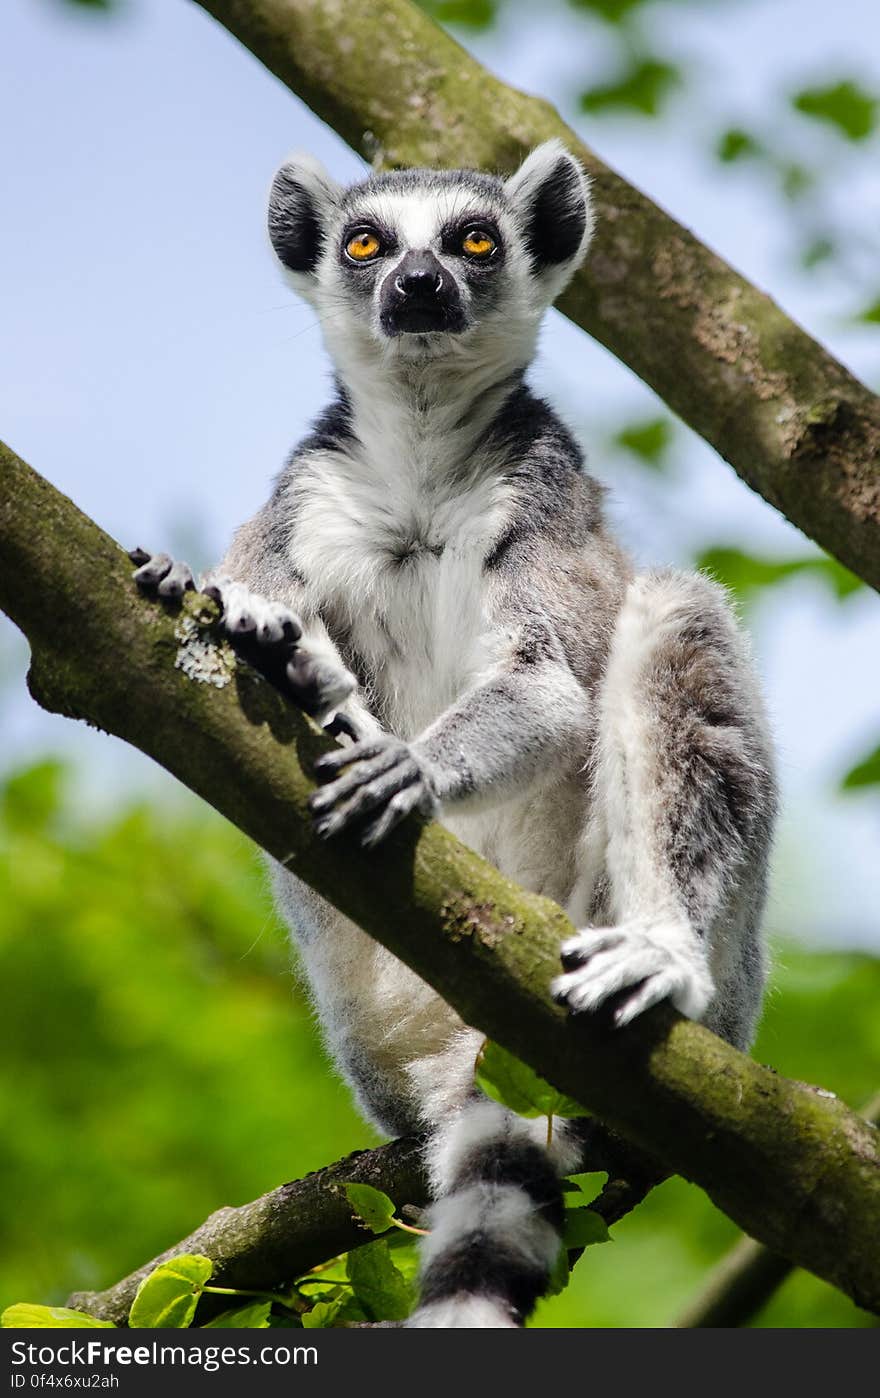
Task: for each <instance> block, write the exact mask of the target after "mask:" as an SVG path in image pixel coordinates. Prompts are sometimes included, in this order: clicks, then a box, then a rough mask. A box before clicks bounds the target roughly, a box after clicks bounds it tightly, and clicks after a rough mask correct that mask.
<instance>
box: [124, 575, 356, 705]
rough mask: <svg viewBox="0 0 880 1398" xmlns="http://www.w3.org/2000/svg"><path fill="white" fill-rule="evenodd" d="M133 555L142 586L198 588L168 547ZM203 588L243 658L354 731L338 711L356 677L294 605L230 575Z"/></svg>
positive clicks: (174, 594) (171, 592)
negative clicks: (313, 638)
mask: <svg viewBox="0 0 880 1398" xmlns="http://www.w3.org/2000/svg"><path fill="white" fill-rule="evenodd" d="M129 558H130V559H131V561H132V563H134V564H136V565H137V567H136V568H135V572H134V580H135V582H136V583H137V584H138V586H139V587H143V588H145V589H147V590H150V591H155V592H157V593H158V595H159V596H160V597H165V598H178V597H181V596H182V595H183V593H184V592H187V591H192V590H193V589H194V588H195V580H194V579H193V575H192V572H191V571H190V569H189V567H188V566H187V565H186V564H185V563H175V562H173V561H172V560H171V558H170V557H169V556H168V554H167V553H154V554H149V553H146V552H145V551H144V550H143V549H133V550H132V551H131V553H130V554H129ZM202 591H203V592H204V593H205V595H206V596H208V597H212V598H213V599H214V601H215V602H217V603H218V604H219V606H220V608H221V618H220V624H221V626H222V627H223V629H224V630H225V631H226V633H227V635H228V636H229V639H230V641H231V643H232V645H233V647H234V649H235V650H236V652H237V653H238V654H239V655H240V656H241V657H242V659H243V660H246V661H248V663H249V664H251V665H253V666H254V668H255V669H256V670H259V671H260V673H261V674H262V675H264V676H265V678H266V679H267V680H269V682H270V683H271V684H274V685H275V687H276V688H277V689H280V690H281V692H282V694H285V695H286V696H287V697H288V698H289V699H292V700H293V702H294V703H295V704H296V705H297V706H298V707H299V708H301V709H304V710H305V712H306V713H307V714H311V715H312V717H313V718H316V719H319V720H322V721H329V726H330V727H331V728H332V727H333V725H334V723H335V722H338V723H339V729H340V730H341V731H344V732H352V731H353V730H351V729H350V728H349V727H348V726H347V725H346V724H345V723H344V722H341V721H340V720H341V716H336V714H335V711H336V709H337V708H338V707H339V705H340V704H342V703H343V702H344V701H345V700H346V699H347V698H348V696H349V695H350V694H351V693H352V692H353V690H354V689H355V687H356V684H357V681H356V680H355V678H354V676H353V675H351V674H349V672H348V670H346V669H345V668H344V667H343V666H342V665H340V664H339V662H338V661H337V660H335V659H334V658H333V657H332V656H331V655H324V654H322V653H321V652H320V650H319V649H318V647H316V646H314V645H312V644H311V643H310V642H309V641H308V640H304V639H303V628H302V623H301V622H300V620H299V618H298V617H297V616H296V615H295V613H294V612H292V611H291V610H290V608H289V607H285V606H284V605H283V604H282V603H280V602H272V601H270V600H269V598H267V597H262V596H261V595H260V594H259V593H258V592H252V591H251V589H250V588H249V587H246V586H245V584H244V583H239V582H233V581H232V579H230V578H225V577H211V578H210V579H209V580H206V581H205V582H204V583H203V586H202Z"/></svg>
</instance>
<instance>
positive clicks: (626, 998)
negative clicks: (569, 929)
mask: <svg viewBox="0 0 880 1398" xmlns="http://www.w3.org/2000/svg"><path fill="white" fill-rule="evenodd" d="M562 965H563V967H564V970H565V974H564V975H561V976H557V977H556V979H555V980H554V981H553V984H552V986H551V992H552V995H553V998H554V1000H556V1001H557V1003H558V1004H561V1005H566V1006H567V1007H568V1009H569V1010H572V1011H573V1012H577V1011H580V1010H597V1009H598V1008H599V1006H600V1005H602V1004H603V1003H604V1002H605V1001H606V1000H607V999H609V997H610V996H615V997H616V1001H617V1003H616V1004H615V1008H614V1015H613V1018H614V1023H615V1024H617V1025H624V1024H629V1022H630V1020H632V1019H635V1017H636V1015H639V1014H642V1013H643V1011H645V1010H647V1009H649V1008H650V1007H651V1006H652V1005H656V1004H658V1003H659V1002H660V1001H661V1000H671V1001H672V1003H673V1005H675V1007H676V1009H678V1010H681V1013H682V1014H684V1015H687V1016H688V1017H689V1018H690V1019H700V1018H701V1016H702V1015H703V1014H704V1013H705V1011H706V1008H707V1007H708V1004H709V1001H710V1000H711V998H712V995H713V993H714V986H713V984H712V978H711V976H710V974H709V971H708V969H707V968H706V965H705V962H704V960H703V953H702V948H701V947H700V944H699V938H698V936H697V934H696V933H695V932H694V931H693V930H692V929H691V928H690V927H689V926H688V925H687V923H679V922H649V921H648V920H647V919H644V920H642V919H639V920H636V921H633V922H622V923H620V924H619V925H618V926H617V927H588V928H585V929H584V931H582V932H578V933H576V934H575V936H573V937H569V939H568V941H566V942H563V944H562Z"/></svg>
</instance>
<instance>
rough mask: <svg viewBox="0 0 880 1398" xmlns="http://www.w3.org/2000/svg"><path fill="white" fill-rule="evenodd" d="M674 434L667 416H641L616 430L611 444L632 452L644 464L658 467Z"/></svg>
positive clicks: (661, 463) (662, 461)
mask: <svg viewBox="0 0 880 1398" xmlns="http://www.w3.org/2000/svg"><path fill="white" fill-rule="evenodd" d="M674 436H675V433H674V430H673V427H672V423H671V422H670V420H669V418H667V417H652V418H643V419H642V420H641V421H639V422H633V423H630V425H629V426H628V427H624V428H623V429H622V430H621V431H620V432H618V433H617V435H616V436H615V437H614V438H613V445H614V446H616V447H623V448H624V450H625V451H629V452H632V454H633V456H637V457H638V458H639V460H640V461H642V462H644V464H645V465H646V466H653V467H655V468H659V467H661V466H662V465H663V464H664V459H665V457H666V454H667V452H668V450H669V448H670V446H671V445H672V440H673V437H674Z"/></svg>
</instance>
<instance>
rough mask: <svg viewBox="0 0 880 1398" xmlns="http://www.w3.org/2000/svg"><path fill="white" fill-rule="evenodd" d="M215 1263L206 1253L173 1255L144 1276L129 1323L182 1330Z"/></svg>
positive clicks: (190, 1317) (192, 1312)
mask: <svg viewBox="0 0 880 1398" xmlns="http://www.w3.org/2000/svg"><path fill="white" fill-rule="evenodd" d="M213 1270H214V1264H213V1262H212V1261H211V1259H210V1258H209V1257H199V1256H196V1255H184V1256H181V1257H175V1258H172V1260H171V1261H170V1262H165V1263H163V1264H162V1266H161V1267H157V1268H156V1269H155V1271H153V1272H151V1273H150V1275H149V1276H148V1277H144V1280H143V1281H142V1282H141V1284H140V1286H139V1287H138V1289H137V1295H136V1296H135V1298H134V1300H133V1302H132V1304H131V1312H130V1314H129V1324H130V1325H131V1326H132V1327H134V1328H135V1329H144V1330H175V1329H176V1330H183V1329H185V1328H186V1327H187V1326H188V1325H189V1324H190V1323H191V1321H192V1318H193V1316H194V1315H195V1313H196V1306H197V1305H198V1303H199V1299H200V1297H201V1295H202V1293H203V1291H204V1289H205V1286H206V1285H207V1283H208V1282H209V1281H210V1279H211V1273H212V1272H213Z"/></svg>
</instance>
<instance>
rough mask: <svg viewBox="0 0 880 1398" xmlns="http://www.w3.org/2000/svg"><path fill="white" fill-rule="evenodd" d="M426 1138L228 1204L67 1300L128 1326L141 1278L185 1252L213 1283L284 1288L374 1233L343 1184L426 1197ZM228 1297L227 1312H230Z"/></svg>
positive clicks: (405, 1198) (410, 1200)
mask: <svg viewBox="0 0 880 1398" xmlns="http://www.w3.org/2000/svg"><path fill="white" fill-rule="evenodd" d="M420 1147H421V1142H420V1141H419V1139H418V1137H415V1136H410V1137H406V1138H405V1139H403V1140H400V1141H392V1142H391V1144H390V1145H387V1146H379V1147H377V1149H375V1150H364V1151H355V1153H354V1154H353V1155H349V1156H347V1157H346V1158H345V1159H344V1160H338V1161H336V1163H335V1164H334V1165H328V1166H326V1167H325V1168H324V1169H323V1170H317V1171H315V1173H314V1174H311V1175H306V1177H305V1178H304V1179H301V1180H293V1181H292V1182H291V1183H290V1184H283V1185H281V1186H280V1188H278V1189H273V1190H271V1191H270V1193H268V1194H263V1195H261V1196H260V1198H259V1199H254V1200H253V1201H252V1202H251V1203H249V1204H242V1205H241V1206H240V1207H239V1208H223V1209H217V1211H216V1212H215V1213H213V1214H211V1217H210V1218H208V1219H206V1220H205V1222H204V1223H203V1224H202V1225H201V1226H200V1227H199V1228H197V1229H196V1230H195V1232H193V1233H190V1234H189V1236H188V1237H186V1238H183V1239H181V1241H180V1242H179V1243H175V1244H174V1246H173V1247H170V1248H166V1250H165V1251H164V1252H162V1253H160V1254H159V1256H158V1257H154V1258H152V1259H151V1261H149V1262H146V1263H144V1265H143V1266H142V1267H138V1269H137V1271H135V1272H132V1273H131V1274H130V1275H129V1276H127V1277H124V1278H123V1279H122V1281H120V1282H117V1283H116V1285H115V1286H111V1287H108V1289H107V1290H106V1291H77V1292H74V1294H73V1295H72V1296H71V1297H70V1299H69V1301H68V1305H69V1306H72V1307H73V1308H74V1310H79V1311H87V1312H88V1314H89V1315H93V1316H97V1317H98V1319H99V1320H112V1321H113V1323H114V1325H123V1324H124V1323H125V1321H126V1320H127V1318H128V1313H129V1310H130V1309H131V1303H132V1301H133V1300H134V1296H135V1292H136V1291H137V1289H138V1287H139V1286H140V1284H141V1282H142V1281H143V1279H144V1277H146V1276H148V1275H149V1273H150V1272H152V1270H153V1268H154V1267H158V1265H159V1263H160V1262H167V1261H168V1259H169V1258H171V1257H177V1256H179V1255H180V1254H181V1253H184V1252H195V1253H199V1254H201V1255H202V1256H203V1257H210V1258H211V1260H212V1261H213V1263H214V1272H213V1275H212V1278H211V1282H212V1285H215V1286H230V1287H236V1288H244V1289H245V1290H254V1291H280V1290H281V1289H282V1288H283V1287H285V1286H287V1285H289V1284H290V1283H291V1282H292V1281H293V1280H294V1279H295V1278H296V1277H298V1276H302V1274H303V1273H304V1272H308V1271H309V1270H310V1269H311V1268H312V1267H317V1266H318V1265H319V1264H320V1263H322V1262H326V1261H328V1259H329V1258H331V1257H338V1256H339V1254H340V1253H343V1252H349V1251H350V1250H351V1249H352V1248H355V1247H359V1246H360V1245H361V1244H362V1243H368V1242H370V1240H371V1239H372V1237H373V1234H371V1233H369V1232H367V1231H366V1230H365V1229H364V1226H363V1224H361V1223H359V1222H358V1221H357V1219H356V1218H355V1217H354V1216H353V1214H352V1211H351V1205H350V1204H349V1202H348V1199H347V1198H346V1194H345V1190H344V1188H343V1186H344V1185H345V1184H353V1183H357V1184H370V1185H372V1186H373V1188H374V1189H381V1190H382V1191H383V1192H384V1193H385V1194H387V1195H389V1196H390V1198H392V1199H393V1200H394V1202H395V1204H397V1206H398V1208H402V1207H403V1206H404V1205H405V1204H423V1203H424V1202H425V1177H424V1172H423V1170H422V1156H421V1148H420ZM228 1305H229V1302H228V1301H227V1305H226V1307H225V1309H228Z"/></svg>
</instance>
